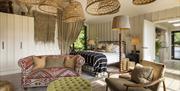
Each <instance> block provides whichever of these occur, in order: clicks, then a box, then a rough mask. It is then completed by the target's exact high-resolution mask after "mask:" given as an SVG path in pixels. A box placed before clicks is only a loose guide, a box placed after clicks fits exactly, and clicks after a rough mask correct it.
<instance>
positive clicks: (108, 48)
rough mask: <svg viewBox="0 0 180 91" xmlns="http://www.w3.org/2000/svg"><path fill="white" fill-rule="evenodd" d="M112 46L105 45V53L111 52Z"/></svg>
mask: <svg viewBox="0 0 180 91" xmlns="http://www.w3.org/2000/svg"><path fill="white" fill-rule="evenodd" d="M112 48H113V44H107V45H106V52H112Z"/></svg>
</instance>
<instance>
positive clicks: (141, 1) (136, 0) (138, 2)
mask: <svg viewBox="0 0 180 91" xmlns="http://www.w3.org/2000/svg"><path fill="white" fill-rule="evenodd" d="M154 1H156V0H133V4H135V5H143V4H149V3H152V2H154Z"/></svg>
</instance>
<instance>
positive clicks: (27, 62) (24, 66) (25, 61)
mask: <svg viewBox="0 0 180 91" xmlns="http://www.w3.org/2000/svg"><path fill="white" fill-rule="evenodd" d="M18 65H19V67H21V71H22V74H23V75H25V74H28V73H29V72H31V71H32V68H33V58H32V56H29V57H26V58H22V59H19V61H18Z"/></svg>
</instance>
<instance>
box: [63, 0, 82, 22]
mask: <svg viewBox="0 0 180 91" xmlns="http://www.w3.org/2000/svg"><path fill="white" fill-rule="evenodd" d="M84 20H85V17H84V12H83V8H82V5H81V3H80V2H78V1H74V0H73V1H71V2H70V4H69V5H68V6H67V7H66V8H64V10H63V21H64V22H77V21H84Z"/></svg>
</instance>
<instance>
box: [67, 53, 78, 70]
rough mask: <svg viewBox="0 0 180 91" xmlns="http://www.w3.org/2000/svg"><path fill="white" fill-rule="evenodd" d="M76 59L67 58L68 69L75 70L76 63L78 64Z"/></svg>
mask: <svg viewBox="0 0 180 91" xmlns="http://www.w3.org/2000/svg"><path fill="white" fill-rule="evenodd" d="M76 58H77V56H66V57H65V63H64V66H65V67H67V68H71V69H74V68H75V63H76V62H75V60H76Z"/></svg>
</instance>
